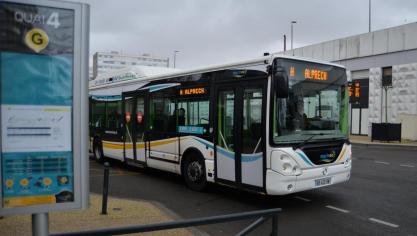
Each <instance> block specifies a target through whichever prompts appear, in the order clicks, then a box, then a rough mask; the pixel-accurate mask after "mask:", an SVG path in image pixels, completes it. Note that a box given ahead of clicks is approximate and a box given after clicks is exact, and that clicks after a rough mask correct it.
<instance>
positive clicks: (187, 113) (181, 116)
mask: <svg viewBox="0 0 417 236" xmlns="http://www.w3.org/2000/svg"><path fill="white" fill-rule="evenodd" d="M209 107H210V106H209V100H208V99H201V98H199V99H192V100H191V99H187V100H183V101H179V102H178V118H177V130H178V126H198V127H202V128H203V133H204V134H206V133H208V130H209V129H208V126H209Z"/></svg>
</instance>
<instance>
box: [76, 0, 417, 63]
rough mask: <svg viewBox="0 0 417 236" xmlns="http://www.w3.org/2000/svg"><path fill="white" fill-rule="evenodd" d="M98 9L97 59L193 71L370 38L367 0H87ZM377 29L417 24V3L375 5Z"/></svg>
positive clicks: (388, 0)
mask: <svg viewBox="0 0 417 236" xmlns="http://www.w3.org/2000/svg"><path fill="white" fill-rule="evenodd" d="M84 1H85V2H87V3H89V4H90V5H91V28H90V30H91V40H90V41H91V42H90V50H91V52H90V54H91V55H92V54H93V53H94V52H96V51H110V50H116V51H122V52H124V53H130V54H137V53H151V54H154V55H156V56H161V57H171V58H172V56H173V51H174V50H179V51H180V52H179V53H178V54H177V66H178V67H182V68H189V67H194V66H202V65H207V64H216V63H222V62H227V61H234V60H239V59H245V58H252V57H257V56H261V55H262V53H263V52H266V51H269V52H277V51H281V50H282V49H283V35H284V34H286V35H287V40H288V41H287V48H289V46H290V43H289V42H290V22H291V20H297V22H298V23H297V24H295V25H294V47H300V46H306V45H309V44H313V43H319V42H322V41H327V40H332V39H336V38H341V37H346V36H350V35H355V34H360V33H365V32H367V31H368V1H364V0H351V1H342V0H315V1H307V0H305V1H302V0H292V1H282V0H281V1H278V0H264V1H255V0H211V1H193V0H176V1H170V0H139V1H138V0H120V1H110V0H95V1H93V0H91V1H88V0H84ZM372 10H373V11H372V16H373V17H372V24H373V26H372V28H373V29H374V30H375V29H382V28H386V27H392V26H395V25H399V24H403V23H405V19H406V20H407V22H408V23H409V22H414V21H417V1H413V0H402V1H398V0H397V1H396V0H385V1H382V0H373V1H372Z"/></svg>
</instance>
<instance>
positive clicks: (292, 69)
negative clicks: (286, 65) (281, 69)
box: [290, 66, 295, 77]
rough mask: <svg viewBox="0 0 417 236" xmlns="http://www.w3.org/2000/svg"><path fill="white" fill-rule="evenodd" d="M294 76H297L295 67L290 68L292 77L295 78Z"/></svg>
mask: <svg viewBox="0 0 417 236" xmlns="http://www.w3.org/2000/svg"><path fill="white" fill-rule="evenodd" d="M294 75H295V69H294V66H291V67H290V76H291V77H294Z"/></svg>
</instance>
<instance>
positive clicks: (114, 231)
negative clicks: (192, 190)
mask: <svg viewBox="0 0 417 236" xmlns="http://www.w3.org/2000/svg"><path fill="white" fill-rule="evenodd" d="M279 212H281V208H274V209H267V210H258V211H249V212H243V213H234V214H228V215H219V216H209V217H201V218H195V219H188V220H178V221H171V222H164V223H156V224H148V225H133V226H126V227H115V228H104V229H97V230H88V231H79V232H70V233H60V234H51V235H53V236H76V235H77V236H83V235H85V236H86V235H120V234H133V233H144V232H151V231H158V230H167V229H178V228H186V227H191V226H200V225H209V224H217V223H225V222H230V221H239V220H246V219H252V218H256V220H255V221H254V222H253V223H252V224H250V225H249V226H248V227H246V228H245V229H243V230H242V231H240V232H239V233H237V234H236V235H239V236H243V235H248V234H249V233H250V232H252V231H253V230H255V229H256V228H257V227H259V226H260V225H262V224H263V223H265V222H266V221H267V220H268V219H270V218H272V229H271V234H270V235H272V236H277V235H278V213H279Z"/></svg>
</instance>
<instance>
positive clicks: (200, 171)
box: [183, 155, 207, 191]
mask: <svg viewBox="0 0 417 236" xmlns="http://www.w3.org/2000/svg"><path fill="white" fill-rule="evenodd" d="M183 176H184V179H185V183H186V184H187V186H188V187H189V188H190V189H192V190H195V191H201V190H203V189H204V188H205V187H206V186H207V179H206V168H205V165H204V161H203V158H201V157H195V156H194V155H193V156H189V157H188V158H186V159H185V161H184V165H183Z"/></svg>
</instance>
